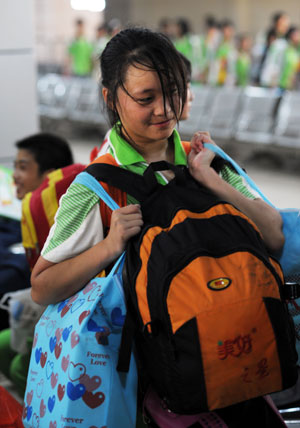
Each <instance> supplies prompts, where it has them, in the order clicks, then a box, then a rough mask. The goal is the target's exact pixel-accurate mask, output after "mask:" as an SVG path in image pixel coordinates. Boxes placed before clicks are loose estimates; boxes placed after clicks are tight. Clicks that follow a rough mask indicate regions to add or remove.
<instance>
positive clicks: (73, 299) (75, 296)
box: [68, 294, 78, 304]
mask: <svg viewBox="0 0 300 428" xmlns="http://www.w3.org/2000/svg"><path fill="white" fill-rule="evenodd" d="M77 297H78V294H74V296H72V297H70V299H69V302H68V303H69V304H70V303H73V302H74V301H75V300H76V299H77Z"/></svg>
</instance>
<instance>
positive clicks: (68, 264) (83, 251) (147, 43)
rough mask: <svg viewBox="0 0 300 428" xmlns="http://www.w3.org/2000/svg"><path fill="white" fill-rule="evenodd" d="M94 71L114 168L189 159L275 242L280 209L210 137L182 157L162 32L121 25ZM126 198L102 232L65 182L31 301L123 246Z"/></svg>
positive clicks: (131, 218) (199, 175) (93, 270)
mask: <svg viewBox="0 0 300 428" xmlns="http://www.w3.org/2000/svg"><path fill="white" fill-rule="evenodd" d="M101 74H102V85H103V97H104V100H105V102H106V106H107V111H108V115H109V118H110V121H111V125H112V127H113V128H112V131H111V134H110V140H111V147H110V151H111V154H112V156H113V157H114V158H115V160H116V162H117V163H118V164H119V165H120V167H122V168H125V169H128V170H131V171H133V172H135V173H137V174H142V173H143V171H144V170H145V169H146V168H147V165H148V164H149V163H151V162H155V161H159V160H166V161H168V162H172V163H174V164H180V165H182V164H183V165H186V164H188V166H189V168H190V171H191V174H192V175H193V176H194V178H195V179H196V180H198V181H199V182H201V183H202V184H203V185H205V186H206V187H208V188H209V189H210V190H212V191H213V192H215V193H216V194H217V195H218V196H220V197H221V198H222V199H225V200H227V201H228V202H231V203H233V204H234V205H235V206H237V207H238V208H239V209H241V210H242V211H243V212H245V213H246V214H247V215H248V216H249V217H250V218H251V219H252V220H253V221H254V222H255V223H256V224H257V226H258V227H259V229H260V231H261V233H262V235H263V237H264V240H265V242H266V244H267V246H268V247H269V248H270V249H272V250H276V249H279V248H280V247H281V245H282V243H283V235H282V232H281V218H280V216H279V214H278V213H277V211H276V210H274V209H273V208H271V207H269V206H268V205H267V204H265V203H264V202H263V201H261V200H258V199H255V196H253V195H251V193H250V192H249V191H248V189H247V188H245V186H243V183H242V182H241V181H240V180H239V177H238V176H237V175H236V174H233V173H226V174H224V177H223V178H222V177H221V176H220V175H219V174H218V173H217V172H216V171H215V170H214V169H213V168H212V166H211V164H212V161H213V157H214V155H213V154H212V153H211V152H210V151H208V150H207V149H203V141H207V142H211V140H210V138H209V137H208V136H207V135H206V134H205V133H197V134H196V135H195V136H194V138H193V140H192V143H191V151H190V154H189V157H188V158H187V155H186V152H185V150H184V148H183V145H182V144H181V141H180V137H179V135H178V133H177V131H176V130H175V129H174V128H175V125H176V123H177V121H178V120H179V118H180V115H181V113H182V110H183V108H184V105H185V101H186V93H187V87H186V69H185V67H184V65H183V62H182V61H181V59H180V56H179V54H178V52H177V51H176V49H175V48H174V47H173V45H172V43H171V42H170V41H169V39H168V38H166V37H165V36H163V35H162V34H159V33H155V32H152V31H150V30H147V29H140V28H133V29H127V30H124V31H121V32H120V33H118V34H117V35H116V36H115V37H113V38H112V39H111V41H110V42H109V43H108V44H107V46H106V48H105V50H104V51H103V53H102V56H101ZM225 176H226V177H227V180H228V181H229V182H230V183H233V186H232V185H231V184H229V183H228V182H226V181H225V180H224V178H226V177H225ZM170 178H172V173H171V172H170V171H164V173H163V174H158V175H157V179H158V181H159V182H160V183H162V184H164V183H167V182H168V180H169V179H170ZM234 186H236V187H237V188H238V190H237V189H236V188H235V187H234ZM132 202H133V201H132V200H131V199H130V197H129V196H127V205H126V206H124V207H122V208H120V209H118V210H116V211H114V212H113V213H112V217H111V224H110V228H109V232H108V234H105V233H104V232H103V230H104V228H103V224H102V219H101V215H100V210H99V200H98V197H97V196H95V194H94V193H93V192H90V191H88V190H87V189H86V188H85V187H84V186H81V185H79V184H72V185H71V186H70V188H69V189H68V191H67V193H66V194H65V195H64V196H63V197H62V199H61V202H60V208H59V211H58V214H57V216H56V221H55V224H54V226H53V227H52V229H51V231H50V234H49V237H48V240H47V242H46V244H45V246H44V249H43V251H42V256H41V257H40V259H39V260H38V262H37V263H36V265H35V268H34V270H33V273H32V296H33V299H34V300H35V301H36V302H38V303H40V304H45V305H46V304H49V303H55V302H58V301H61V300H63V299H66V298H68V297H70V296H72V295H73V294H75V293H76V292H77V291H78V290H79V289H81V288H82V287H83V286H84V285H85V284H86V283H87V282H88V281H89V280H90V279H91V278H93V277H94V276H96V275H97V274H98V273H99V272H100V271H101V270H102V269H104V268H106V267H107V266H108V265H109V264H110V263H111V262H112V261H114V260H115V259H116V258H117V257H118V256H119V255H120V254H121V253H122V251H123V250H124V248H125V245H126V242H127V241H128V240H129V239H130V238H131V237H132V236H134V235H136V234H138V233H139V232H140V230H141V227H142V225H143V219H142V215H141V211H140V207H139V205H138V204H136V203H132ZM239 426H240V425H239Z"/></svg>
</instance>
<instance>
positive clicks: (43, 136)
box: [16, 132, 74, 174]
mask: <svg viewBox="0 0 300 428" xmlns="http://www.w3.org/2000/svg"><path fill="white" fill-rule="evenodd" d="M16 147H17V148H18V149H19V150H20V149H22V150H28V151H29V152H30V153H31V154H32V155H33V157H34V159H35V161H36V162H37V164H38V166H39V172H40V174H43V173H44V172H45V171H48V170H49V169H58V168H63V167H64V166H68V165H71V164H72V163H74V160H73V155H72V152H71V149H70V146H69V144H68V142H67V141H66V140H65V139H64V138H62V137H59V136H58V135H55V134H50V133H46V132H41V133H38V134H34V135H30V136H29V137H26V138H23V139H22V140H19V141H17V142H16Z"/></svg>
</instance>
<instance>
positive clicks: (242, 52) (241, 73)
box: [236, 34, 252, 86]
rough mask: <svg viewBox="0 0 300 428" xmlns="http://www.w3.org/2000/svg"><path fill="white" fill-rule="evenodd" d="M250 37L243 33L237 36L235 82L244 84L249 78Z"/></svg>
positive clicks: (246, 83) (239, 84)
mask: <svg viewBox="0 0 300 428" xmlns="http://www.w3.org/2000/svg"><path fill="white" fill-rule="evenodd" d="M251 46H252V39H251V37H250V36H248V35H246V34H244V35H241V36H240V37H239V46H238V54H237V60H236V84H237V85H238V86H246V85H248V83H249V80H250V69H251V53H250V51H251Z"/></svg>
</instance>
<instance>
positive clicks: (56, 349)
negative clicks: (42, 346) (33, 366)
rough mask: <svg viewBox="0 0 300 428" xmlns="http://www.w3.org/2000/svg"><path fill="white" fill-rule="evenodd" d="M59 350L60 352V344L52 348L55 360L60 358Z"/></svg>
mask: <svg viewBox="0 0 300 428" xmlns="http://www.w3.org/2000/svg"><path fill="white" fill-rule="evenodd" d="M61 350H62V343H61V342H60V343H57V344H56V345H55V348H54V354H55V356H56V359H57V360H58V358H59V356H60V353H61Z"/></svg>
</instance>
